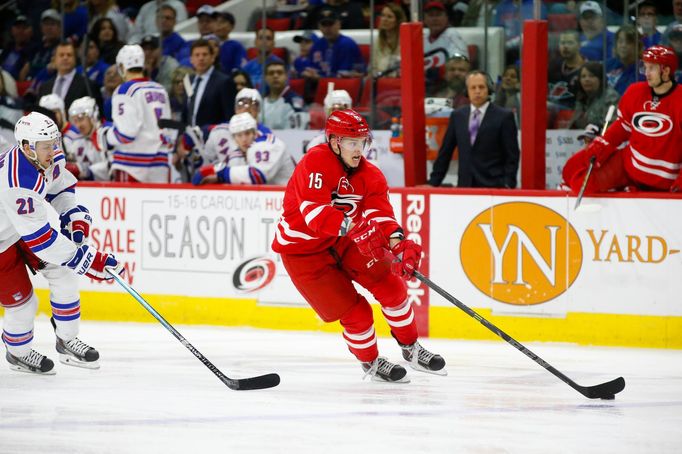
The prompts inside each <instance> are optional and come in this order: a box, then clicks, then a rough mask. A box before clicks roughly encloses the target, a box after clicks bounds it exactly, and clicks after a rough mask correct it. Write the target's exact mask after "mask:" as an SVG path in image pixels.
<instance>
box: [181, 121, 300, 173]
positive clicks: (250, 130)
mask: <svg viewBox="0 0 682 454" xmlns="http://www.w3.org/2000/svg"><path fill="white" fill-rule="evenodd" d="M229 128H230V134H231V135H232V139H233V140H234V142H235V143H236V145H237V147H238V148H239V150H240V151H241V152H242V153H243V154H244V157H243V158H238V157H235V158H234V159H232V160H230V163H229V165H228V164H227V163H226V162H221V163H218V164H215V165H212V164H210V165H206V166H203V167H201V168H200V169H199V170H198V171H197V173H195V174H194V177H193V178H192V183H194V184H206V183H230V184H276V185H286V184H287V182H288V181H289V177H290V176H291V174H292V173H293V171H294V167H295V165H296V164H295V162H294V159H293V158H292V157H291V155H290V154H289V152H287V151H286V146H285V145H284V142H282V141H281V140H279V139H278V138H276V137H274V136H273V135H272V134H268V135H267V136H266V137H265V138H264V140H256V137H257V134H258V125H257V124H256V120H255V119H254V118H253V116H251V114H249V113H248V112H243V113H240V114H237V115H235V116H233V117H232V118H231V119H230V126H229Z"/></svg>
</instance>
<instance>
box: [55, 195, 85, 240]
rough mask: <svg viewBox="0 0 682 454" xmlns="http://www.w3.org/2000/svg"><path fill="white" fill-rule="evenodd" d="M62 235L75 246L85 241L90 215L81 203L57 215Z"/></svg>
mask: <svg viewBox="0 0 682 454" xmlns="http://www.w3.org/2000/svg"><path fill="white" fill-rule="evenodd" d="M59 223H60V230H61V232H62V235H64V236H65V237H67V238H68V239H70V240H71V241H73V242H74V243H76V245H77V246H80V245H82V244H83V243H85V242H87V240H88V237H89V236H90V226H92V216H90V212H89V211H88V209H87V208H85V207H84V206H83V205H77V206H76V207H75V208H72V209H70V210H69V211H66V212H64V213H62V214H61V215H60V216H59Z"/></svg>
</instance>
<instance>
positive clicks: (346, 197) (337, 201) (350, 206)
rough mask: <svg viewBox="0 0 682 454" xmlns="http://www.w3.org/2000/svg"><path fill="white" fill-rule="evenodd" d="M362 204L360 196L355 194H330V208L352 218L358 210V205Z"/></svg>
mask: <svg viewBox="0 0 682 454" xmlns="http://www.w3.org/2000/svg"><path fill="white" fill-rule="evenodd" d="M360 202H362V196H361V195H357V194H339V193H338V192H332V206H333V207H334V208H338V209H339V210H341V211H343V212H344V213H345V214H346V215H348V216H350V217H353V216H354V215H355V212H356V211H357V210H358V204H359V203H360Z"/></svg>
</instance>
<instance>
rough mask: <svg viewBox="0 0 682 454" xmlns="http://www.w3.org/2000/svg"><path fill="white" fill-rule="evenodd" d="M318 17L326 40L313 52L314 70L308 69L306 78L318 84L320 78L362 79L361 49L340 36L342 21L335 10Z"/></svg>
mask: <svg viewBox="0 0 682 454" xmlns="http://www.w3.org/2000/svg"><path fill="white" fill-rule="evenodd" d="M317 16H318V17H319V23H318V26H319V28H320V31H321V32H322V36H323V39H320V40H318V41H317V42H316V43H314V44H313V47H312V48H311V49H310V55H311V58H312V60H313V65H314V66H313V67H309V68H306V69H305V70H304V71H303V73H302V75H303V77H305V78H309V79H313V80H316V79H319V78H320V77H360V76H362V75H363V74H364V71H365V63H364V61H363V59H362V54H361V53H360V48H359V47H358V45H357V44H356V42H355V41H353V40H352V39H351V38H349V37H348V36H346V35H343V34H341V21H340V20H339V16H338V15H337V13H336V10H335V9H332V8H329V7H325V8H323V9H321V10H320V11H319V12H318V14H317Z"/></svg>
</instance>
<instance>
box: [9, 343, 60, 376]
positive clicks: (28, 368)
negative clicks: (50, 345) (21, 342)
mask: <svg viewBox="0 0 682 454" xmlns="http://www.w3.org/2000/svg"><path fill="white" fill-rule="evenodd" d="M5 357H6V358H7V361H8V362H9V368H10V369H12V370H16V371H18V372H28V373H32V374H40V375H54V374H55V371H54V363H53V362H52V360H51V359H50V358H48V357H46V356H44V355H41V354H40V353H38V352H37V351H35V350H33V349H31V351H29V352H28V353H27V354H26V355H24V356H22V357H21V358H19V357H17V356H14V355H13V354H11V353H10V352H9V350H7V354H6V355H5Z"/></svg>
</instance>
